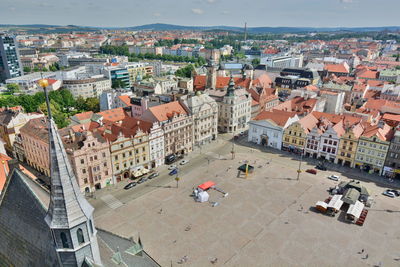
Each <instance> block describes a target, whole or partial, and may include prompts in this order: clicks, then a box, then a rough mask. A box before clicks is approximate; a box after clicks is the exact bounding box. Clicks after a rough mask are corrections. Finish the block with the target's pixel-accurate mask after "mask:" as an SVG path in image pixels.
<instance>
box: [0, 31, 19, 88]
mask: <svg viewBox="0 0 400 267" xmlns="http://www.w3.org/2000/svg"><path fill="white" fill-rule="evenodd" d="M23 74H24V72H23V69H22V64H21V60H20V58H19V52H18V45H17V42H16V40H15V38H14V37H12V36H9V35H5V34H1V33H0V82H5V80H7V79H11V78H16V77H19V76H21V75H23Z"/></svg>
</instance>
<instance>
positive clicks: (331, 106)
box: [321, 91, 345, 114]
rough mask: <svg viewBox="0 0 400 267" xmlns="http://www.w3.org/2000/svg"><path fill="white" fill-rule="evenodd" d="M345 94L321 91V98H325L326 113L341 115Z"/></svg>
mask: <svg viewBox="0 0 400 267" xmlns="http://www.w3.org/2000/svg"><path fill="white" fill-rule="evenodd" d="M344 97H345V93H344V92H331V91H321V98H325V99H326V101H325V108H324V112H326V113H333V114H340V113H342V109H343V103H344Z"/></svg>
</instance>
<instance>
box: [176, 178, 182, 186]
mask: <svg viewBox="0 0 400 267" xmlns="http://www.w3.org/2000/svg"><path fill="white" fill-rule="evenodd" d="M180 179H181V178H179V177H178V176H176V177H175V181H176V188H178V186H179V180H180Z"/></svg>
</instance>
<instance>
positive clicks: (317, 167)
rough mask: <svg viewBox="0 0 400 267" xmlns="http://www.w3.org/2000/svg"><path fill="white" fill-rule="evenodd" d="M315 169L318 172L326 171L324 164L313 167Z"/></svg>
mask: <svg viewBox="0 0 400 267" xmlns="http://www.w3.org/2000/svg"><path fill="white" fill-rule="evenodd" d="M315 168H316V169H318V170H320V171H326V170H327V168H326V167H325V165H324V164H318V165H317V166H315Z"/></svg>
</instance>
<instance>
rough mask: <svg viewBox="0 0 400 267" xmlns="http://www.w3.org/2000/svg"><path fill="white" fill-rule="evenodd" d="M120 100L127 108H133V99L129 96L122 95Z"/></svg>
mask: <svg viewBox="0 0 400 267" xmlns="http://www.w3.org/2000/svg"><path fill="white" fill-rule="evenodd" d="M118 98H119V99H120V100H121V101H122V102H123V103H124V104H125V105H126V106H127V107H129V106H132V104H131V98H130V97H129V96H128V95H120V96H118Z"/></svg>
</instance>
